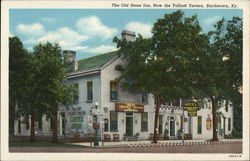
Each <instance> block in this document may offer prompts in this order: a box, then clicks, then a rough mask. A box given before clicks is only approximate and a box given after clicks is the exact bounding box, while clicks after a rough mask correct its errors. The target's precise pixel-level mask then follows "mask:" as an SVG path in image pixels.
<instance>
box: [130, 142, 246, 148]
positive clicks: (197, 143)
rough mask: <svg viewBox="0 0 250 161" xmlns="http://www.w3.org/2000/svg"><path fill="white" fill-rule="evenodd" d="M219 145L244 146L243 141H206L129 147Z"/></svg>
mask: <svg viewBox="0 0 250 161" xmlns="http://www.w3.org/2000/svg"><path fill="white" fill-rule="evenodd" d="M217 144H242V141H214V142H212V141H205V142H184V144H183V143H182V142H177V143H173V142H172V143H171V142H170V143H156V144H154V143H138V144H129V147H131V148H132V147H160V146H192V145H217Z"/></svg>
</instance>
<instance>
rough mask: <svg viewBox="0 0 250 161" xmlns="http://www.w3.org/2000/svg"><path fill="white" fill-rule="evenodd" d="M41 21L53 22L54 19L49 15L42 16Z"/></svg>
mask: <svg viewBox="0 0 250 161" xmlns="http://www.w3.org/2000/svg"><path fill="white" fill-rule="evenodd" d="M42 21H44V22H54V21H55V19H54V18H51V17H44V18H42Z"/></svg>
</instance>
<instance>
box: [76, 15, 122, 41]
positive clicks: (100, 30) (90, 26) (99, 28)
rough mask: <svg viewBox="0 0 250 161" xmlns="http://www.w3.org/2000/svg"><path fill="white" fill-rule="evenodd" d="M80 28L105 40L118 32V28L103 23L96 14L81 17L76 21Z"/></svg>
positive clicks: (81, 30)
mask: <svg viewBox="0 0 250 161" xmlns="http://www.w3.org/2000/svg"><path fill="white" fill-rule="evenodd" d="M76 27H77V28H78V30H79V31H80V32H81V33H83V34H85V35H90V36H99V37H101V38H102V39H103V40H106V39H109V38H112V37H113V36H114V35H115V34H117V33H118V30H117V29H116V28H109V27H107V26H105V25H103V24H102V22H101V21H100V19H99V18H98V17H96V16H90V17H83V18H81V19H79V20H78V21H77V23H76Z"/></svg>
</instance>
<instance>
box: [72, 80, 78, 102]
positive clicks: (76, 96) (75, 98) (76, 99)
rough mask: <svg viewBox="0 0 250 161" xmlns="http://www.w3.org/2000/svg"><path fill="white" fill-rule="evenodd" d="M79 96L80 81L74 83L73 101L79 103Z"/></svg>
mask: <svg viewBox="0 0 250 161" xmlns="http://www.w3.org/2000/svg"><path fill="white" fill-rule="evenodd" d="M78 97H79V85H78V83H73V102H74V103H78Z"/></svg>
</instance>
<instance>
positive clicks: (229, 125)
mask: <svg viewBox="0 0 250 161" xmlns="http://www.w3.org/2000/svg"><path fill="white" fill-rule="evenodd" d="M228 131H231V118H228Z"/></svg>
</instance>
